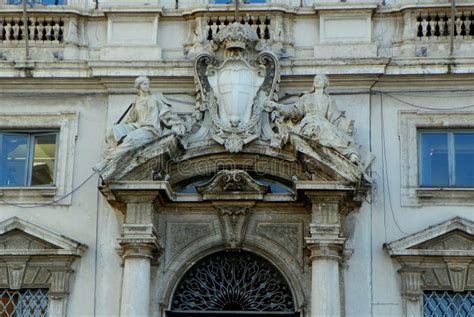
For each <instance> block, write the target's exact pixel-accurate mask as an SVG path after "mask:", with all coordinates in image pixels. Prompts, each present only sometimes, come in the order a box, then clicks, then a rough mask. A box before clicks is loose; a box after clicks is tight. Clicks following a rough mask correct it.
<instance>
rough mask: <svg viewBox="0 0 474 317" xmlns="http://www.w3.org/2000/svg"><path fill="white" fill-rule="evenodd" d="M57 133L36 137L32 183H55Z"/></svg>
mask: <svg viewBox="0 0 474 317" xmlns="http://www.w3.org/2000/svg"><path fill="white" fill-rule="evenodd" d="M56 136H57V135H56V134H55V133H52V134H44V135H36V136H35V137H34V142H35V143H34V153H33V170H32V173H31V185H33V186H34V185H53V184H54V163H55V159H56Z"/></svg>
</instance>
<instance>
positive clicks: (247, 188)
mask: <svg viewBox="0 0 474 317" xmlns="http://www.w3.org/2000/svg"><path fill="white" fill-rule="evenodd" d="M197 190H198V192H199V193H201V194H202V195H203V199H205V200H208V199H217V200H221V199H222V200H229V199H232V200H237V199H262V198H263V195H264V194H266V193H267V192H268V186H264V185H261V184H259V183H258V182H257V181H256V180H254V179H253V178H252V177H251V176H250V175H249V174H248V173H247V172H245V171H243V170H231V171H227V170H223V171H220V172H218V173H217V174H216V175H215V176H214V177H213V178H212V179H211V180H210V181H209V182H208V183H206V184H204V185H202V186H198V187H197Z"/></svg>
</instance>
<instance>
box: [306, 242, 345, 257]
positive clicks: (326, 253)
mask: <svg viewBox="0 0 474 317" xmlns="http://www.w3.org/2000/svg"><path fill="white" fill-rule="evenodd" d="M308 250H309V251H310V252H311V254H310V256H309V258H310V260H311V261H314V260H317V259H327V260H334V261H342V260H343V256H342V251H343V245H341V244H330V243H320V242H318V243H312V244H309V245H308Z"/></svg>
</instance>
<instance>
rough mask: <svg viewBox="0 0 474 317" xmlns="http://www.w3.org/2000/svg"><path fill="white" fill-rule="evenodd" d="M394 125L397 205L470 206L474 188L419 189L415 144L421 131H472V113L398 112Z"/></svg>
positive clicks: (418, 150)
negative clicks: (397, 159) (397, 154)
mask: <svg viewBox="0 0 474 317" xmlns="http://www.w3.org/2000/svg"><path fill="white" fill-rule="evenodd" d="M398 123H399V127H398V137H399V140H400V196H401V197H400V202H401V206H402V207H414V206H422V205H432V206H461V205H463V206H466V205H474V187H449V186H448V187H439V186H438V187H424V186H420V181H419V180H420V178H419V173H420V164H419V152H420V149H419V142H418V131H421V130H435V129H442V130H444V131H446V130H453V131H454V130H474V112H466V111H452V112H448V111H407V110H399V111H398Z"/></svg>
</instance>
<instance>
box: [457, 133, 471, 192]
mask: <svg viewBox="0 0 474 317" xmlns="http://www.w3.org/2000/svg"><path fill="white" fill-rule="evenodd" d="M454 161H455V177H456V178H455V184H454V185H455V186H474V133H454Z"/></svg>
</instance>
